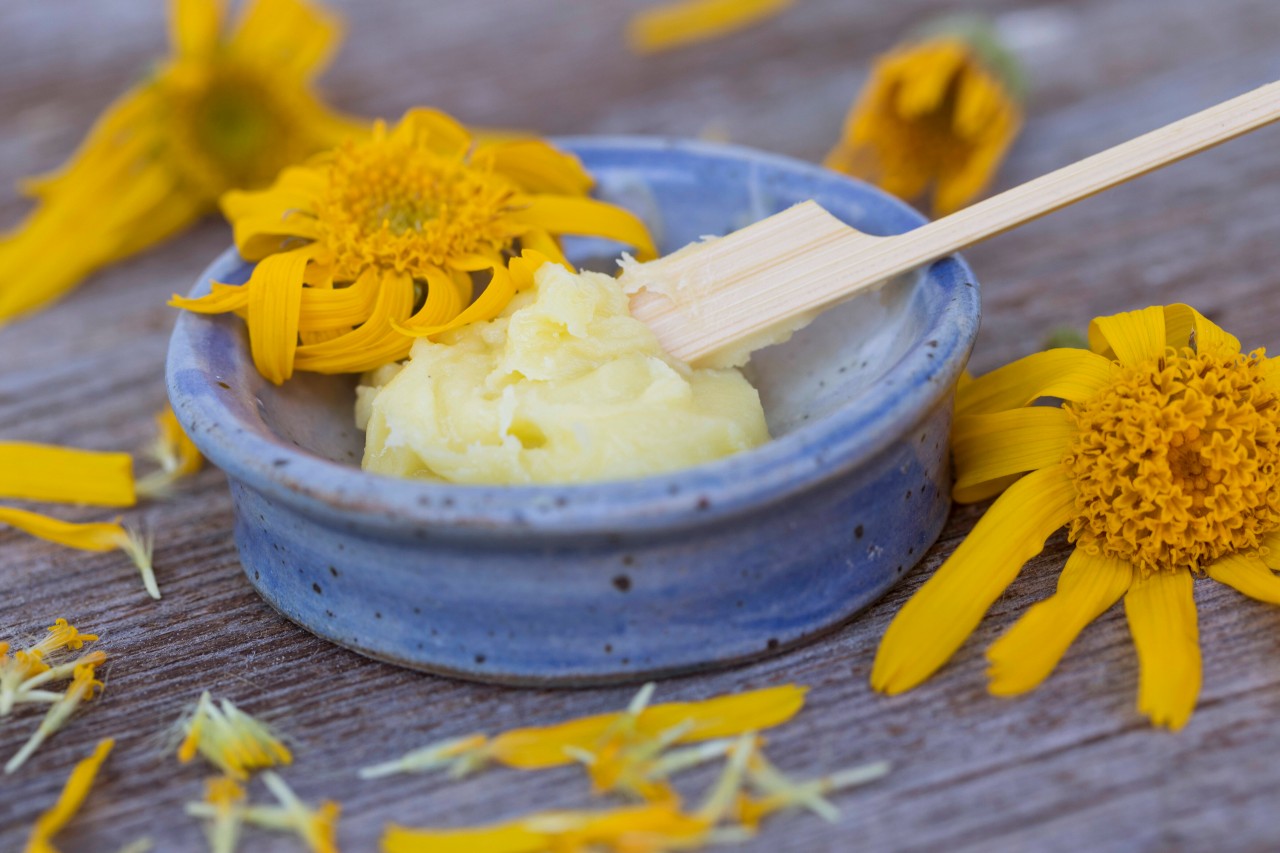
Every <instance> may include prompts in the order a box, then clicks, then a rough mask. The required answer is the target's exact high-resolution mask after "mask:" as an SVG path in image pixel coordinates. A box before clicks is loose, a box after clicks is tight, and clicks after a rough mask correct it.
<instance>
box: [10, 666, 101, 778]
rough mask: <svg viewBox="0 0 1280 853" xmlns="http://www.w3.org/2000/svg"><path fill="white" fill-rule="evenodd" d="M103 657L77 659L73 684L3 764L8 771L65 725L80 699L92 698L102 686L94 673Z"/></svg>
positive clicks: (23, 761)
mask: <svg viewBox="0 0 1280 853" xmlns="http://www.w3.org/2000/svg"><path fill="white" fill-rule="evenodd" d="M104 657H105V656H103V655H101V653H98V655H92V656H91V655H86V656H85V659H84V660H82V661H78V662H77V663H76V666H75V670H74V673H73V674H72V677H71V684H69V685H68V686H67V690H66V692H65V693H64V694H63V695H62V696H60V697H59V698H58V699H57V701H55V702H54V703H53V704H52V705H51V706H50V707H49V710H48V712H47V713H46V714H45V717H44V719H43V720H41V721H40V726H39V727H38V728H37V729H36V730H35V732H33V733H32V735H31V737H30V738H29V739H28V740H27V742H26V743H25V744H23V745H22V748H21V749H19V750H18V752H17V753H16V754H15V755H14V756H13V758H11V759H9V763H7V764H6V765H5V766H4V772H5V773H13V772H15V771H16V770H17V769H18V768H19V767H21V766H22V765H23V764H24V763H25V762H26V760H27V759H28V758H30V757H31V755H32V753H34V752H35V751H36V749H38V748H39V747H40V744H42V743H44V742H45V740H46V739H47V738H48V737H49V736H50V735H51V734H53V733H54V732H56V731H57V730H58V729H60V728H62V724H63V723H65V722H66V721H67V718H68V717H70V716H71V715H72V714H73V713H74V712H75V710H76V708H78V707H80V703H81V702H85V701H88V700H90V699H92V698H93V695H94V691H95V690H101V689H102V682H101V681H99V680H98V679H97V678H96V677H95V673H94V667H95V666H97V665H98V664H100V663H101V662H102V660H103V658H104Z"/></svg>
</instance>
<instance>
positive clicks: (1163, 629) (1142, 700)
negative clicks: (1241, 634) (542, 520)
mask: <svg viewBox="0 0 1280 853" xmlns="http://www.w3.org/2000/svg"><path fill="white" fill-rule="evenodd" d="M1124 611H1125V615H1126V616H1128V618H1129V630H1130V632H1131V633H1132V634H1133V643H1134V646H1135V647H1136V649H1137V652H1138V670H1139V676H1138V711H1139V713H1142V714H1145V715H1147V716H1148V717H1149V718H1151V722H1152V723H1154V724H1155V725H1157V726H1167V727H1168V728H1170V729H1173V730H1175V731H1176V730H1178V729H1180V728H1182V727H1183V726H1184V725H1186V723H1187V720H1189V719H1190V718H1191V712H1192V711H1194V710H1195V707H1196V697H1198V696H1199V695H1200V636H1199V628H1198V626H1197V624H1196V604H1195V600H1194V598H1192V579H1191V573H1190V572H1188V571H1185V570H1181V569H1179V570H1176V571H1159V572H1155V573H1153V574H1151V575H1150V576H1149V577H1146V578H1135V580H1134V583H1133V586H1132V587H1130V588H1129V592H1128V594H1127V595H1126V596H1125V597H1124Z"/></svg>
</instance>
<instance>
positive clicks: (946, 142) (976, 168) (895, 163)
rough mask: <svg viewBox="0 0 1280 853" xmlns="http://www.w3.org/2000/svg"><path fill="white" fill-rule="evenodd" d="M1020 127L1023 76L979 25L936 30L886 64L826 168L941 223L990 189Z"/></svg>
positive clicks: (879, 64)
mask: <svg viewBox="0 0 1280 853" xmlns="http://www.w3.org/2000/svg"><path fill="white" fill-rule="evenodd" d="M1021 125H1022V111H1021V108H1020V106H1019V103H1018V93H1017V72H1016V68H1015V67H1014V65H1013V63H1012V60H1011V59H1010V57H1009V55H1008V54H1007V53H1005V52H1004V51H1003V49H1002V48H1001V47H1000V46H999V44H998V43H997V42H996V41H995V38H994V36H992V35H991V34H990V32H989V30H987V29H986V28H985V27H984V26H982V25H981V23H980V22H975V21H972V20H969V19H964V20H953V21H944V22H940V24H939V26H937V27H934V28H931V29H930V31H929V32H928V34H927V35H925V36H924V37H922V38H921V39H919V40H914V41H909V42H907V43H905V44H903V45H902V46H900V47H898V48H895V49H894V50H893V51H892V52H890V53H888V54H886V55H884V56H882V57H880V58H879V59H878V60H877V61H876V63H875V65H874V67H873V68H872V70H871V76H870V78H869V79H868V80H867V83H866V85H865V86H864V87H863V90H862V93H861V94H860V95H859V96H858V99H857V100H856V101H855V102H854V105H853V107H852V109H850V111H849V115H848V117H847V118H846V119H845V126H844V131H843V134H842V136H841V139H840V141H839V142H838V143H837V144H836V146H835V147H834V148H833V149H832V150H831V152H830V153H829V154H828V155H827V159H826V163H825V165H826V166H827V167H828V168H830V169H835V170H836V171H838V172H845V173H847V174H850V175H854V176H855V177H859V178H863V179H865V180H868V181H870V182H871V183H873V184H876V185H878V186H880V187H881V188H883V189H884V190H886V191H887V192H890V193H893V194H894V195H896V196H899V197H901V198H904V199H908V200H910V199H915V198H918V197H920V196H922V195H924V193H925V192H926V190H928V189H929V188H930V187H932V188H933V210H934V213H935V214H937V215H939V216H942V215H946V214H948V213H952V212H953V211H955V210H958V209H959V208H961V207H963V206H964V205H966V204H968V203H969V202H970V201H972V200H973V199H974V198H975V197H976V196H977V195H978V194H979V193H981V192H982V190H983V189H984V188H985V187H986V185H987V184H988V183H989V182H990V180H991V178H992V176H993V175H994V174H995V171H996V169H997V168H998V167H999V165H1000V161H1001V159H1003V157H1004V154H1005V152H1006V151H1007V150H1008V148H1009V146H1010V144H1012V142H1013V140H1014V137H1016V136H1017V135H1018V130H1019V128H1020V127H1021Z"/></svg>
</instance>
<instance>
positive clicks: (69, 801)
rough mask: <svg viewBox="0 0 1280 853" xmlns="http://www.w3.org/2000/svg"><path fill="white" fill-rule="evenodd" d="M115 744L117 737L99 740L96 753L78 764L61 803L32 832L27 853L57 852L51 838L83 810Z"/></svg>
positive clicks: (39, 820) (63, 787) (64, 791)
mask: <svg viewBox="0 0 1280 853" xmlns="http://www.w3.org/2000/svg"><path fill="white" fill-rule="evenodd" d="M115 743H116V742H115V739H114V738H104V739H103V740H100V741H98V745H97V746H96V747H94V750H93V754H92V755H90V756H89V757H88V758H86V759H84V760H82V761H80V762H79V763H78V764H76V766H75V769H74V770H72V771H71V775H70V776H69V777H68V778H67V783H66V784H65V785H63V786H62V793H60V794H59V795H58V801H57V802H56V803H54V805H53V808H51V809H49V810H48V811H47V812H45V813H44V814H42V815H40V817H39V818H37V819H36V823H35V826H34V827H32V829H31V837H30V839H28V841H27V853H56V850H55V848H54V847H53V845H52V844H51V843H50V839H52V838H53V836H55V835H57V834H58V832H60V831H61V830H62V828H63V827H64V826H66V825H67V823H68V822H69V821H70V820H71V818H73V817H75V814H76V812H78V811H79V810H80V805H81V804H82V803H83V802H84V799H85V797H87V796H89V788H90V787H92V785H93V780H94V778H95V777H96V776H97V775H98V769H99V768H100V767H101V766H102V762H104V761H106V760H107V755H108V754H110V752H111V748H112V747H113V746H115Z"/></svg>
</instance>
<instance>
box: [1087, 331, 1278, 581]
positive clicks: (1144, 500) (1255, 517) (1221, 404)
mask: <svg viewBox="0 0 1280 853" xmlns="http://www.w3.org/2000/svg"><path fill="white" fill-rule="evenodd" d="M1263 360H1264V356H1263V354H1262V353H1261V352H1257V353H1252V354H1250V355H1248V356H1245V355H1240V354H1212V353H1195V352H1193V351H1192V350H1189V349H1184V350H1182V351H1181V352H1175V351H1174V350H1172V349H1169V350H1167V351H1166V352H1165V354H1164V355H1162V356H1159V357H1157V358H1153V359H1150V360H1149V361H1147V362H1144V363H1142V364H1138V365H1134V366H1131V367H1124V368H1121V369H1120V371H1119V373H1118V375H1117V377H1116V379H1115V380H1113V382H1112V383H1111V385H1109V386H1108V387H1107V388H1105V389H1103V390H1102V391H1101V392H1099V393H1098V394H1096V395H1094V396H1093V397H1092V398H1090V399H1089V400H1086V401H1084V402H1083V403H1076V404H1067V405H1066V410H1067V414H1068V417H1070V418H1071V420H1072V423H1073V424H1074V425H1075V427H1076V429H1077V432H1076V435H1075V437H1074V438H1073V440H1072V442H1071V446H1070V449H1069V450H1068V453H1067V456H1066V457H1065V459H1064V460H1063V464H1064V465H1065V466H1066V468H1067V471H1068V474H1069V475H1070V476H1071V478H1072V479H1073V481H1074V482H1075V486H1076V512H1077V515H1076V517H1075V518H1074V519H1073V520H1072V522H1071V527H1070V537H1071V540H1072V541H1073V542H1078V543H1079V545H1080V547H1083V548H1084V549H1085V550H1086V551H1087V552H1088V553H1091V554H1105V555H1107V556H1111V557H1117V558H1119V559H1123V560H1127V561H1129V562H1130V563H1132V564H1133V565H1134V566H1136V567H1137V568H1138V569H1139V570H1141V571H1142V572H1144V573H1148V572H1151V571H1156V570H1161V569H1164V570H1180V569H1191V570H1195V571H1198V570H1201V569H1204V568H1205V567H1206V566H1207V565H1208V564H1209V563H1211V562H1213V561H1214V560H1216V559H1217V558H1218V557H1221V556H1223V555H1224V554H1229V553H1234V552H1250V551H1256V550H1257V549H1258V547H1259V545H1260V543H1261V539H1262V537H1263V536H1264V535H1266V534H1267V533H1270V532H1271V531H1273V530H1276V529H1278V528H1280V477H1277V465H1278V464H1280V406H1278V405H1277V395H1276V392H1275V391H1274V390H1273V389H1272V388H1271V387H1270V386H1269V385H1268V383H1267V382H1266V381H1265V379H1264V376H1263V372H1262V363H1263Z"/></svg>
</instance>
